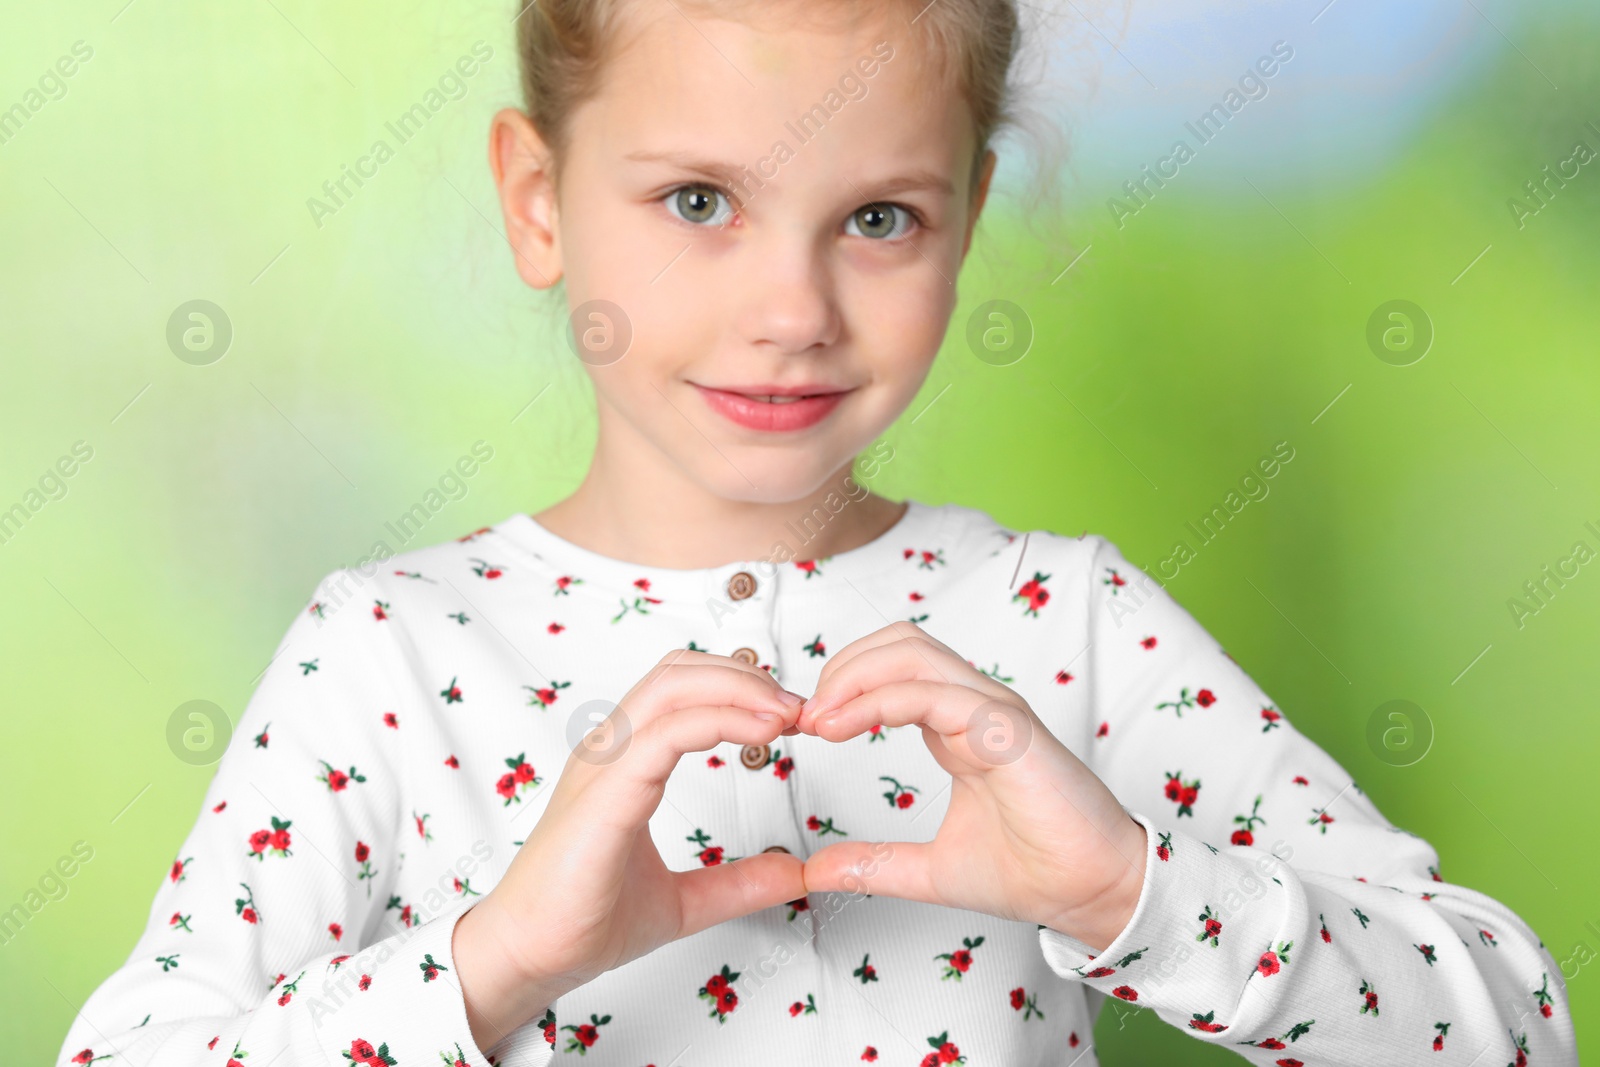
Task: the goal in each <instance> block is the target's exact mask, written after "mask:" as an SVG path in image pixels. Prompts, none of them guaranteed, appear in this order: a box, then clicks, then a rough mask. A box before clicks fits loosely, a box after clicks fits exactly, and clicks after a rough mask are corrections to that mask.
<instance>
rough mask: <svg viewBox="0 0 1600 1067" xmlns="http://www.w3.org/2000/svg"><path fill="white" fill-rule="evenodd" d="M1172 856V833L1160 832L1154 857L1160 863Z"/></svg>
mask: <svg viewBox="0 0 1600 1067" xmlns="http://www.w3.org/2000/svg"><path fill="white" fill-rule="evenodd" d="M1171 858H1172V835H1171V834H1170V833H1167V834H1162V835H1161V838H1160V842H1159V843H1158V844H1157V845H1156V859H1158V860H1160V861H1161V862H1162V863H1165V862H1167V860H1169V859H1171Z"/></svg>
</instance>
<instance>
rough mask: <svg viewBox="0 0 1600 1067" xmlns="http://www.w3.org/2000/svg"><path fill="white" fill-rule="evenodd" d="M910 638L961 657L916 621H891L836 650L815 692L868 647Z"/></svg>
mask: <svg viewBox="0 0 1600 1067" xmlns="http://www.w3.org/2000/svg"><path fill="white" fill-rule="evenodd" d="M908 638H921V639H922V640H924V641H926V642H928V643H929V644H931V645H933V646H935V647H936V648H940V649H943V650H944V652H945V653H946V654H947V655H950V656H955V658H956V659H961V657H960V656H956V653H955V650H954V649H952V648H951V647H950V646H949V645H946V644H945V643H944V642H943V641H940V640H939V639H938V638H936V637H934V636H933V635H932V634H930V633H928V632H927V631H926V630H924V629H923V628H922V627H920V626H918V625H917V624H916V623H914V622H906V621H904V620H901V621H896V622H891V623H890V624H889V625H887V626H884V627H881V628H879V629H877V630H874V631H872V632H871V633H870V634H865V635H863V636H861V637H858V638H856V639H855V640H854V641H851V642H850V643H849V644H847V645H845V646H844V647H843V648H840V649H838V650H836V651H835V652H834V653H833V655H831V656H829V657H828V659H827V662H825V663H824V664H823V665H822V670H821V672H820V673H819V674H818V675H817V686H816V689H815V690H814V691H813V692H814V693H820V692H821V691H822V688H823V686H825V685H827V683H828V680H829V679H830V678H832V677H833V675H834V674H835V673H837V672H838V671H839V670H840V669H841V668H842V667H844V665H845V664H847V663H849V662H850V661H851V660H853V659H855V658H856V657H857V656H858V655H860V654H861V653H863V652H865V651H867V650H868V649H872V648H881V647H882V646H884V645H888V644H893V643H894V642H897V641H904V640H906V639H908ZM963 662H965V661H963Z"/></svg>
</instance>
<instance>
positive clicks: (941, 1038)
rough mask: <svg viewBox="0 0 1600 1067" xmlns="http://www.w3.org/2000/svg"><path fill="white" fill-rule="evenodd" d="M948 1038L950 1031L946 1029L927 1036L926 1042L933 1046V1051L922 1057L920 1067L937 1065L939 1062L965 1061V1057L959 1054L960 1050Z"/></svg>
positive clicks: (934, 1066)
mask: <svg viewBox="0 0 1600 1067" xmlns="http://www.w3.org/2000/svg"><path fill="white" fill-rule="evenodd" d="M949 1038H950V1031H948V1030H946V1031H945V1032H944V1033H942V1034H939V1035H938V1036H936V1037H930V1038H928V1044H929V1045H931V1046H932V1047H933V1051H932V1052H930V1053H928V1054H927V1055H926V1056H924V1057H922V1067H938V1065H939V1064H941V1063H966V1062H967V1058H966V1057H965V1056H963V1055H962V1054H961V1050H960V1049H959V1048H957V1047H956V1045H955V1043H954V1042H952V1041H951V1040H950V1039H949Z"/></svg>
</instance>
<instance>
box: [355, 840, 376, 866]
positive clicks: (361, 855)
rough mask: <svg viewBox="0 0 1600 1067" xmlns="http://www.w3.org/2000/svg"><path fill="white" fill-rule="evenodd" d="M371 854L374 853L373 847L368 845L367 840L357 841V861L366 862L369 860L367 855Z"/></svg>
mask: <svg viewBox="0 0 1600 1067" xmlns="http://www.w3.org/2000/svg"><path fill="white" fill-rule="evenodd" d="M370 855H372V849H370V848H368V847H367V844H366V842H365V841H357V842H356V862H357V863H365V862H367V857H368V856H370Z"/></svg>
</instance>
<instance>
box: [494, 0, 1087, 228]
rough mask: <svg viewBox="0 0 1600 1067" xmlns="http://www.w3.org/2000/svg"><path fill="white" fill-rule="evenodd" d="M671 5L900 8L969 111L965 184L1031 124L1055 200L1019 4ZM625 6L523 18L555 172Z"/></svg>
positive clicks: (811, 13) (533, 8)
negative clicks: (998, 144)
mask: <svg viewBox="0 0 1600 1067" xmlns="http://www.w3.org/2000/svg"><path fill="white" fill-rule="evenodd" d="M524 2H525V0H518V3H519V4H521V3H524ZM671 2H672V4H673V6H674V7H676V8H679V9H682V8H685V7H694V8H696V9H697V10H699V11H701V12H707V13H715V14H718V15H726V16H728V17H741V16H744V17H747V16H749V15H750V14H752V11H751V9H752V8H754V7H759V8H760V9H761V12H762V14H763V15H768V14H770V15H773V16H775V17H776V16H786V17H797V16H804V17H807V18H812V19H815V20H818V21H821V20H822V19H825V18H826V17H828V16H829V15H833V14H835V13H838V14H839V17H842V18H851V17H856V18H859V17H861V15H862V13H863V9H866V12H867V14H870V15H877V14H881V13H882V12H883V8H884V7H889V8H891V9H894V8H898V9H900V10H902V11H904V12H905V18H906V23H907V26H908V29H909V30H910V31H911V33H912V34H913V35H914V39H913V41H912V46H913V47H912V54H913V55H914V57H915V59H916V60H917V61H918V62H921V63H924V64H927V69H929V70H932V71H935V72H937V73H938V74H941V75H945V76H953V78H954V83H955V86H956V88H957V91H959V92H960V93H961V94H962V96H963V97H964V98H965V100H966V102H967V105H968V108H969V110H970V113H971V117H972V126H973V131H974V134H975V145H976V147H975V151H974V153H973V159H972V170H971V173H970V179H971V180H970V181H969V188H970V189H972V190H974V191H975V190H976V181H977V178H978V175H979V171H980V164H981V162H982V159H983V154H984V152H985V150H987V149H988V148H990V147H991V141H992V140H993V139H994V138H995V137H996V135H997V133H998V132H999V131H1001V130H1002V129H1004V128H1006V127H1017V128H1030V129H1031V132H1033V134H1034V138H1035V141H1036V143H1037V145H1038V147H1039V148H1040V149H1041V150H1040V152H1039V158H1040V159H1041V161H1042V166H1040V168H1039V169H1038V181H1037V183H1036V184H1035V185H1034V186H1033V187H1032V196H1031V197H1030V204H1031V206H1034V207H1037V206H1039V203H1040V202H1041V201H1042V200H1045V199H1049V198H1051V195H1052V193H1053V190H1054V186H1055V184H1056V182H1055V171H1056V169H1057V163H1058V161H1059V160H1060V159H1061V158H1062V157H1063V156H1064V145H1063V144H1062V143H1060V142H1059V141H1052V135H1053V133H1054V132H1055V131H1053V130H1052V129H1051V128H1050V124H1049V123H1048V121H1046V122H1038V121H1036V119H1035V116H1034V115H1033V114H1032V113H1029V112H1028V111H1027V109H1026V108H1024V107H1022V106H1021V105H1020V104H1019V102H1018V100H1017V98H1016V96H1017V94H1016V93H1015V92H1014V86H1013V84H1012V81H1011V74H1012V69H1013V63H1014V60H1015V59H1016V57H1017V55H1018V51H1019V48H1020V46H1021V45H1022V43H1023V42H1022V38H1023V34H1022V27H1021V26H1020V25H1019V21H1018V12H1017V4H1016V3H1015V0H931V2H930V0H883V2H882V3H881V4H866V3H863V2H862V0H843V2H839V0H828V2H821V3H818V2H815V0H813V2H811V3H809V4H800V3H795V4H785V5H781V7H780V5H777V4H774V3H773V2H772V0H754V2H753V3H752V2H751V0H692V2H691V0H671ZM1091 6H1093V5H1092V4H1091ZM629 7H630V5H629V4H628V3H626V2H625V0H536V2H533V3H527V6H526V7H525V8H523V9H522V11H521V14H520V15H519V16H518V18H517V59H518V64H519V67H520V71H521V83H522V96H523V108H524V111H525V112H526V114H527V115H528V118H529V120H530V121H531V122H532V124H533V126H534V128H535V129H536V130H538V131H539V135H540V137H541V138H543V140H544V142H545V144H546V146H547V147H548V149H549V151H550V153H551V156H552V166H553V168H554V171H555V173H556V175H557V176H559V174H560V171H561V164H562V160H563V159H564V157H565V155H566V151H567V148H568V144H569V138H570V135H571V120H572V116H573V113H574V112H575V111H576V110H577V109H578V108H579V107H580V106H581V105H582V104H583V103H584V102H585V101H587V100H589V99H590V98H592V97H593V96H594V95H595V94H597V93H598V92H599V90H600V85H601V80H602V77H603V74H604V68H605V63H606V60H607V58H608V57H609V56H610V55H611V54H612V50H613V49H615V48H617V47H618V46H619V44H620V42H621V40H622V39H623V28H624V22H625V18H626V16H627V14H628V9H629Z"/></svg>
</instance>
